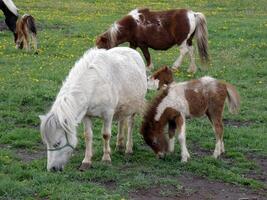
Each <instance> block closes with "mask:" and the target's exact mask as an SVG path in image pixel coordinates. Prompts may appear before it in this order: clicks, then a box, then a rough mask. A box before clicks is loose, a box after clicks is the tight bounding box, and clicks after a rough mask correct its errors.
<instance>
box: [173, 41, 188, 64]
mask: <svg viewBox="0 0 267 200" xmlns="http://www.w3.org/2000/svg"><path fill="white" fill-rule="evenodd" d="M187 52H188V48H187V44H186V41H184V42H183V43H182V44H181V46H180V55H179V57H178V58H177V60H176V61H175V62H174V64H173V66H172V68H173V69H178V68H179V67H180V66H181V64H182V62H183V58H184V56H185V55H186V54H187Z"/></svg>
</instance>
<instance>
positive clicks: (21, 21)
mask: <svg viewBox="0 0 267 200" xmlns="http://www.w3.org/2000/svg"><path fill="white" fill-rule="evenodd" d="M36 35H37V29H36V25H35V20H34V18H33V17H32V16H31V15H28V14H25V15H23V16H21V17H19V18H18V20H17V23H16V39H15V42H16V48H20V49H22V48H24V49H26V51H29V50H30V40H31V41H32V43H33V47H34V51H35V52H36V53H37V39H36Z"/></svg>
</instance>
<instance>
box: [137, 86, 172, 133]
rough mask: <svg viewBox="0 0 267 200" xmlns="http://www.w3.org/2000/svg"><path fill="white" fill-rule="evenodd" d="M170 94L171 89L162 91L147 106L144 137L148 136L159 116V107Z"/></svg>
mask: <svg viewBox="0 0 267 200" xmlns="http://www.w3.org/2000/svg"><path fill="white" fill-rule="evenodd" d="M168 92H169V87H167V88H164V89H161V90H160V91H159V92H158V95H157V96H156V97H155V98H154V99H153V101H152V102H151V103H150V104H149V105H148V106H147V109H146V112H145V114H144V117H143V119H144V121H143V122H142V126H141V134H142V135H143V136H145V135H146V133H147V130H148V129H150V128H151V126H152V125H153V123H154V122H155V115H156V114H157V108H158V105H159V104H160V103H161V101H162V99H164V98H165V97H166V96H167V95H168Z"/></svg>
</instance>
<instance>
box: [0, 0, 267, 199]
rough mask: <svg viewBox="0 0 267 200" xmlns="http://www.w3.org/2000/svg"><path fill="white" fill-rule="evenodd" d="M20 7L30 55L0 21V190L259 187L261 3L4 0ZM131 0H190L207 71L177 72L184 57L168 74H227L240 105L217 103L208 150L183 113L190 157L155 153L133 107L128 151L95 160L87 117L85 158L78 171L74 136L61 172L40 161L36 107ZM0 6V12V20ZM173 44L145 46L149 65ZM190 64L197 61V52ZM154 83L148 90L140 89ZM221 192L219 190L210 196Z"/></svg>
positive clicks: (265, 56)
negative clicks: (33, 42) (200, 25)
mask: <svg viewBox="0 0 267 200" xmlns="http://www.w3.org/2000/svg"><path fill="white" fill-rule="evenodd" d="M14 3H15V4H16V5H17V7H18V8H20V11H19V12H20V13H21V14H23V13H30V14H32V15H33V16H34V17H35V19H36V21H37V25H38V41H39V43H38V45H39V55H34V54H33V53H26V52H24V51H19V50H16V49H15V48H14V44H13V35H12V34H11V32H9V31H8V30H2V31H0V199H129V198H135V199H149V198H150V199H161V198H163V199H164V198H165V199H177V198H181V199H184V198H188V199H194V197H199V199H226V197H227V198H228V199H238V198H241V197H246V196H250V197H251V196H252V197H254V196H257V197H258V199H266V198H267V194H266V190H267V102H266V99H267V5H266V1H264V0H258V1H256V0H255V1H253V0H237V1H236V0H228V1H220V0H201V1H194V0H180V1H158V0H157V1H148V0H142V1H141V0H140V1H137V0H134V1H122V0H120V1H99V0H98V1H91V0H77V1H70V0H64V1H53V0H34V1H30V0H14ZM136 7H149V8H151V9H154V10H161V9H171V8H182V7H184V8H190V9H192V10H194V11H199V12H203V13H204V14H205V15H206V17H207V21H208V31H209V47H210V51H209V52H210V55H211V64H210V66H209V68H208V70H207V71H197V73H196V74H195V75H193V76H192V75H191V74H187V73H186V70H187V67H188V60H187V59H186V61H185V62H184V64H183V66H182V68H181V71H180V72H179V73H176V74H175V78H176V80H177V81H183V80H189V79H191V78H197V77H201V76H203V75H211V76H213V77H216V78H219V79H224V80H226V81H228V82H230V83H232V84H234V85H235V86H236V87H237V89H238V91H239V93H240V95H241V101H242V104H241V111H240V113H239V114H238V115H230V114H229V112H228V110H227V109H225V115H224V118H225V136H224V138H225V148H226V153H225V155H223V156H222V158H220V159H218V160H214V159H213V158H212V157H211V155H212V152H213V149H214V144H215V137H214V134H213V131H212V128H211V126H210V124H209V122H208V120H207V119H206V118H200V119H195V120H190V121H188V122H187V138H188V139H187V143H188V149H189V152H190V153H191V157H192V158H191V160H190V161H189V162H188V163H186V164H182V163H180V148H179V145H178V144H176V147H175V153H174V154H173V155H168V156H167V158H166V159H165V160H158V159H156V157H155V155H154V154H153V152H152V151H151V150H150V149H149V148H148V147H147V146H146V145H145V144H144V141H143V140H142V138H141V136H140V134H139V127H140V123H141V117H140V116H138V117H137V120H136V124H135V129H134V154H133V155H132V156H125V155H123V154H120V153H118V152H116V151H115V140H116V137H115V136H116V130H117V125H116V124H114V126H113V136H112V142H111V147H112V150H113V153H112V165H107V164H104V163H102V162H101V157H102V136H101V134H100V130H101V121H99V120H95V121H94V152H95V154H94V157H93V168H92V169H90V170H88V171H86V172H79V171H78V170H77V167H78V166H79V165H80V163H81V161H82V159H83V155H84V149H85V144H84V140H83V134H82V126H81V127H79V131H78V135H79V145H78V147H77V149H76V150H75V152H74V156H73V157H72V158H71V161H70V162H69V163H68V164H67V166H66V168H65V170H64V172H61V173H48V172H47V171H46V149H45V146H44V145H43V144H42V141H41V137H40V133H39V123H40V122H39V118H38V115H40V114H44V113H46V112H47V111H48V110H49V108H50V106H51V105H52V103H53V101H54V99H55V96H56V94H57V93H58V91H59V88H60V87H61V84H62V81H63V80H64V78H65V77H66V75H67V74H68V72H69V70H70V68H71V67H72V66H73V65H74V63H75V61H76V60H77V59H79V57H81V56H82V54H83V52H84V51H86V50H87V49H88V48H90V47H93V46H94V41H95V38H96V35H98V34H100V33H101V32H103V31H104V30H106V29H107V28H108V27H109V25H110V24H111V23H112V22H114V21H115V20H116V19H118V18H120V17H122V16H124V15H125V14H127V13H128V12H129V11H130V10H132V9H134V8H136ZM3 20H4V16H3V14H2V13H1V14H0V21H3ZM178 53H179V51H178V49H177V47H174V48H172V49H170V50H168V51H157V52H156V51H152V50H151V54H152V59H153V62H154V65H155V66H156V68H158V67H159V66H161V65H163V64H167V65H171V64H172V63H173V62H174V61H175V59H176V58H177V56H178ZM197 64H198V65H200V62H199V59H198V58H197ZM154 95H155V93H153V92H149V93H148V95H147V98H148V99H151V98H152V97H153V96H154ZM220 195H221V196H220Z"/></svg>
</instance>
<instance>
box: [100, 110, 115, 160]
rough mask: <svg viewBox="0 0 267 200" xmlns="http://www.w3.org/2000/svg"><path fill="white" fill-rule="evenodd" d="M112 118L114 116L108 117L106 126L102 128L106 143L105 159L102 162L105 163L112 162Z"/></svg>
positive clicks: (104, 148) (105, 121)
mask: <svg viewBox="0 0 267 200" xmlns="http://www.w3.org/2000/svg"><path fill="white" fill-rule="evenodd" d="M112 118H113V115H108V116H106V117H105V118H104V125H103V128H102V134H103V141H104V147H103V153H104V154H103V157H102V161H105V162H111V158H110V154H111V149H110V144H109V142H110V138H111V126H112Z"/></svg>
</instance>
